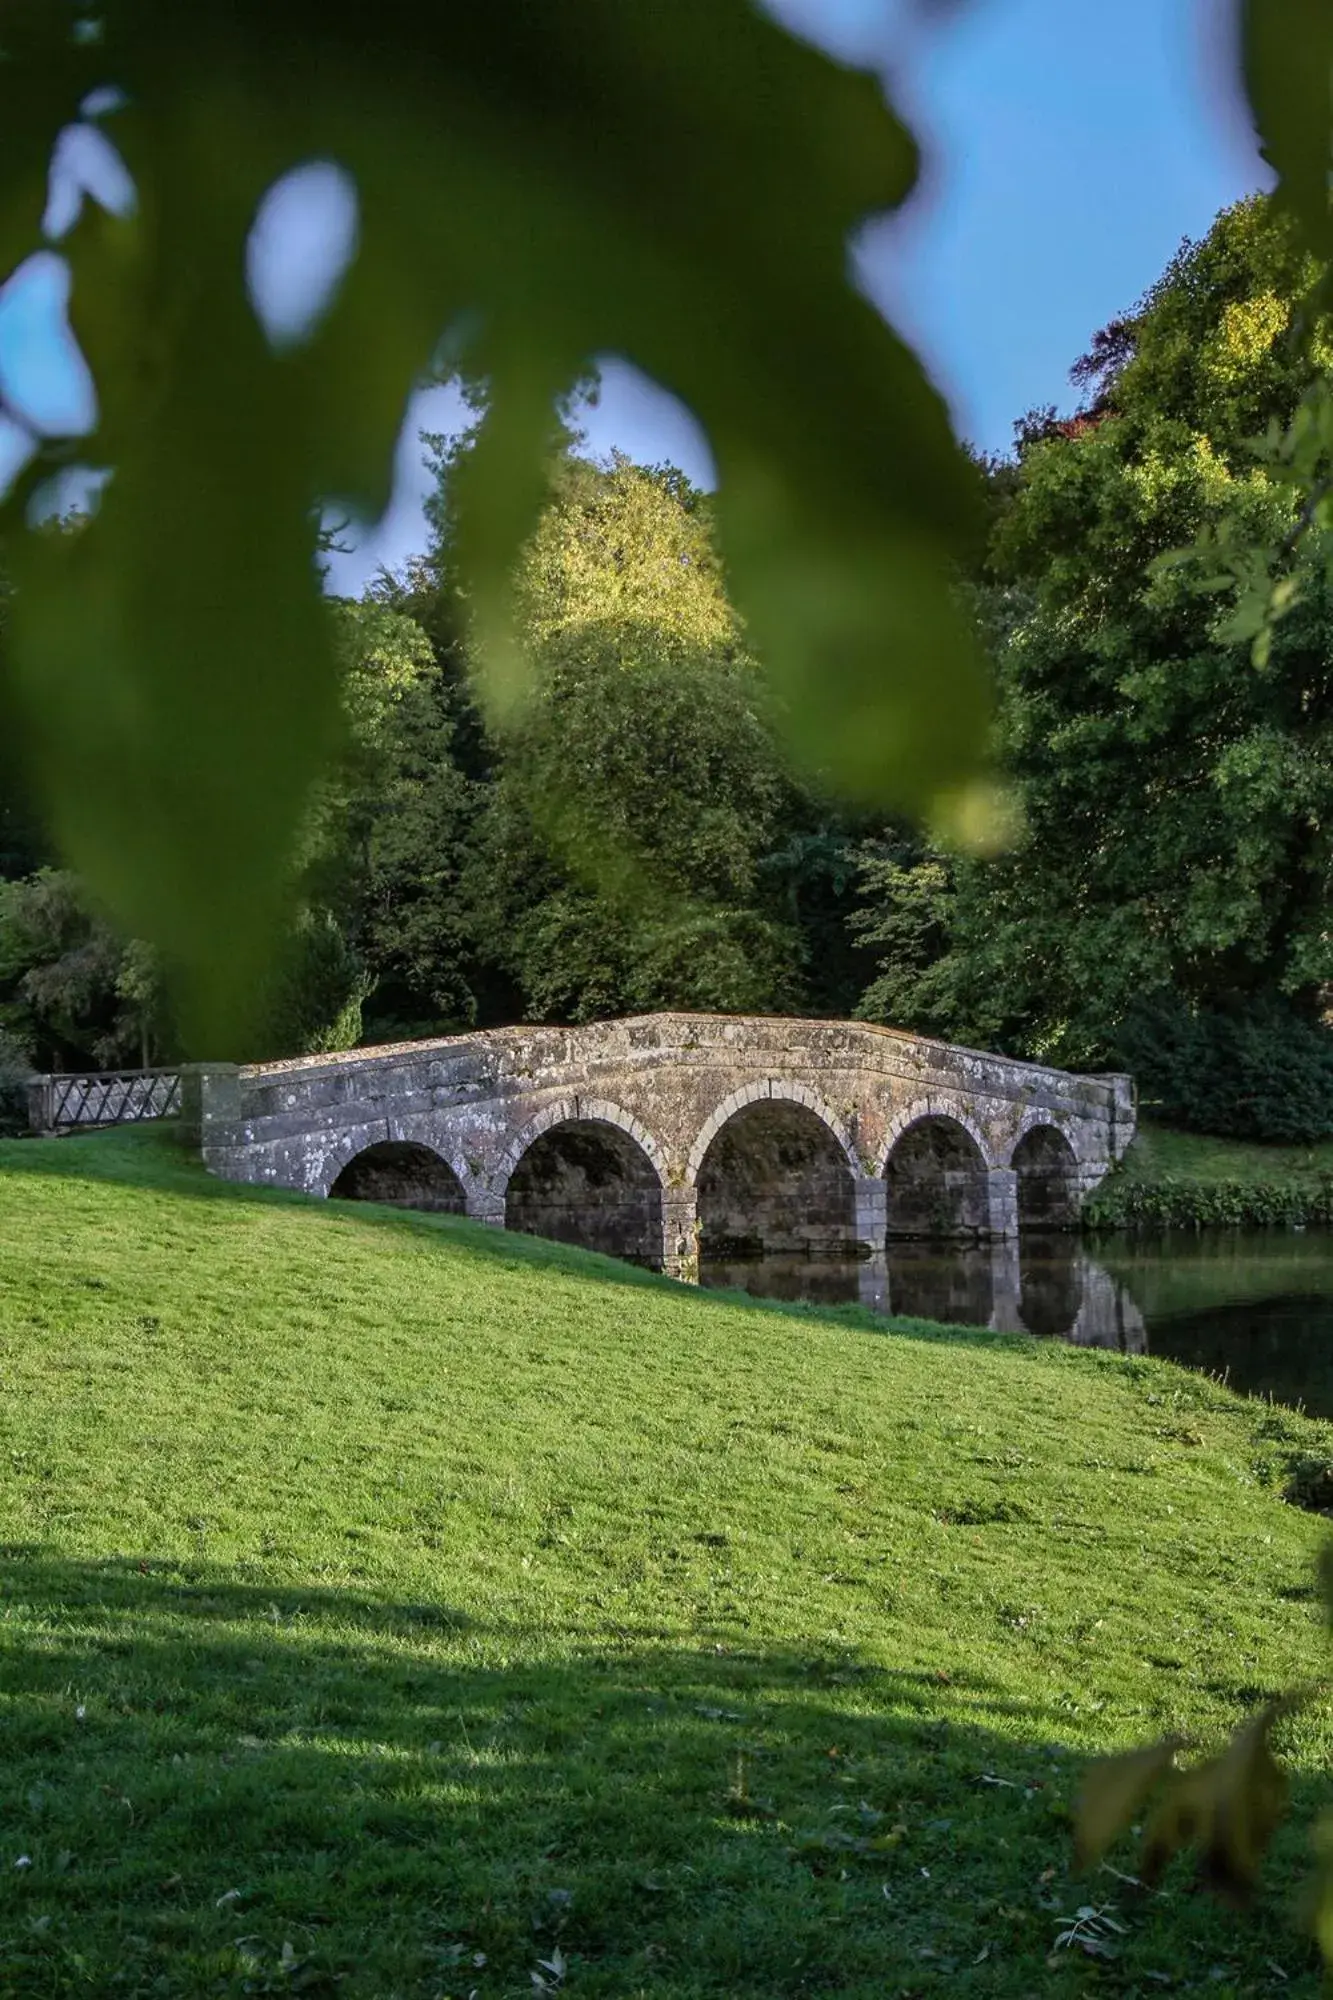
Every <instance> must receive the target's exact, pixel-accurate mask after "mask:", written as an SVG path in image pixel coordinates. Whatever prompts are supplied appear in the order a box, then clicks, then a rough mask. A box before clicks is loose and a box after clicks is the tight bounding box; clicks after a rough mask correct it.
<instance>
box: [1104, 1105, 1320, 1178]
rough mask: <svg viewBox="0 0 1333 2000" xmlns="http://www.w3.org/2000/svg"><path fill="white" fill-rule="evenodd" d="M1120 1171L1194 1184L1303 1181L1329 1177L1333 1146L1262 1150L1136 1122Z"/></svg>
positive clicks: (1248, 1144)
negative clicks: (1207, 1182)
mask: <svg viewBox="0 0 1333 2000" xmlns="http://www.w3.org/2000/svg"><path fill="white" fill-rule="evenodd" d="M1125 1172H1126V1173H1127V1174H1130V1175H1133V1176H1135V1177H1137V1178H1139V1179H1142V1180H1161V1179H1163V1178H1164V1177H1166V1176H1168V1175H1176V1176H1179V1177H1180V1178H1181V1179H1184V1180H1194V1181H1252V1182H1264V1181H1284V1182H1286V1181H1305V1182H1309V1183H1311V1184H1317V1183H1318V1182H1319V1180H1320V1177H1321V1176H1322V1175H1325V1174H1333V1141H1325V1142H1323V1143H1321V1144H1319V1145H1314V1146H1278V1145H1261V1144H1260V1143H1259V1142H1258V1141H1257V1140H1245V1139H1212V1138H1209V1137H1208V1136H1207V1135H1206V1134H1204V1133H1202V1132H1176V1131H1172V1130H1170V1129H1169V1128H1168V1127H1167V1126H1165V1125H1154V1124H1152V1123H1151V1121H1149V1120H1147V1119H1143V1120H1141V1121H1140V1124H1139V1128H1138V1131H1137V1133H1136V1134H1135V1136H1134V1139H1133V1141H1132V1143H1131V1145H1130V1148H1129V1154H1128V1157H1127V1159H1126V1161H1125Z"/></svg>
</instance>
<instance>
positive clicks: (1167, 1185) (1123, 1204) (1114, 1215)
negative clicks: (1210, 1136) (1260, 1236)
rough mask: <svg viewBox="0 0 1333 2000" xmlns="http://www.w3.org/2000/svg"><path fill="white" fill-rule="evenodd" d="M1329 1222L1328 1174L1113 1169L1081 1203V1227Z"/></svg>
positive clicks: (1331, 1188)
mask: <svg viewBox="0 0 1333 2000" xmlns="http://www.w3.org/2000/svg"><path fill="white" fill-rule="evenodd" d="M1311 1222H1333V1175H1328V1174H1321V1175H1320V1176H1319V1177H1318V1179H1316V1180H1308V1181H1306V1180H1302V1181H1242V1180H1234V1181H1222V1180H1219V1181H1195V1180H1183V1179H1176V1178H1174V1177H1172V1176H1170V1175H1167V1176H1165V1177H1164V1178H1163V1179H1162V1180H1159V1181H1139V1180H1135V1179H1134V1178H1133V1177H1132V1175H1129V1174H1121V1173H1113V1174H1111V1175H1109V1176H1108V1178H1107V1179H1106V1180H1104V1181H1103V1182H1102V1185H1101V1186H1100V1187H1099V1188H1098V1189H1097V1190H1096V1192H1095V1193H1093V1194H1092V1195H1090V1196H1089V1197H1088V1199H1087V1201H1085V1202H1084V1204H1083V1224H1084V1227H1085V1228H1087V1229H1093V1230H1097V1229H1261V1228H1270V1227H1279V1228H1280V1227H1284V1226H1285V1227H1286V1228H1293V1227H1301V1226H1303V1225H1304V1224H1305V1223H1311Z"/></svg>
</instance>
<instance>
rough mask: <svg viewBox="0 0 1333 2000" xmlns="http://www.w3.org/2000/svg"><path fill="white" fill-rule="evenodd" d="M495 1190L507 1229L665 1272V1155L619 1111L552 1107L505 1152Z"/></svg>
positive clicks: (591, 1105) (590, 1105)
mask: <svg viewBox="0 0 1333 2000" xmlns="http://www.w3.org/2000/svg"><path fill="white" fill-rule="evenodd" d="M493 1185H494V1188H495V1191H496V1193H497V1194H502V1195H503V1197H504V1205H505V1227H506V1229H513V1230H515V1231H517V1232H518V1233H520V1234H522V1235H526V1236H545V1237H547V1238H549V1239H550V1240H552V1241H553V1242H557V1243H575V1244H578V1245H579V1246H580V1248H582V1249H585V1250H599V1251H601V1252H603V1254H604V1255H607V1256H611V1257H620V1258H623V1259H624V1260H625V1261H626V1262H628V1263H632V1264H642V1265H646V1266H647V1267H648V1268H650V1269H652V1270H660V1269H661V1265H662V1251H663V1173H662V1152H661V1148H660V1147H659V1146H658V1145H657V1143H656V1142H655V1141H654V1139H653V1138H652V1136H651V1134H650V1133H649V1132H648V1131H647V1130H646V1128H645V1127H644V1126H643V1125H641V1124H640V1122H639V1120H638V1119H637V1118H635V1117H633V1116H632V1114H631V1113H629V1112H627V1111H623V1110H621V1108H620V1107H619V1106H618V1105H614V1104H608V1103H606V1102H604V1101H603V1100H602V1099H599V1098H583V1097H575V1098H566V1099H562V1100H561V1101H560V1102H559V1103H556V1104H550V1105H547V1106H546V1108H545V1109H544V1110H543V1111H540V1112H538V1114H537V1116H536V1117H535V1118H533V1119H532V1120H531V1121H530V1123H529V1124H528V1125H527V1126H526V1127H525V1129H524V1131H523V1133H522V1134H521V1135H520V1137H519V1138H518V1139H517V1140H515V1141H514V1143H513V1144H512V1145H511V1146H510V1147H508V1148H507V1150H506V1152H505V1156H504V1160H503V1162H502V1165H501V1168H500V1171H499V1172H498V1173H497V1174H496V1176H495V1181H494V1183H493Z"/></svg>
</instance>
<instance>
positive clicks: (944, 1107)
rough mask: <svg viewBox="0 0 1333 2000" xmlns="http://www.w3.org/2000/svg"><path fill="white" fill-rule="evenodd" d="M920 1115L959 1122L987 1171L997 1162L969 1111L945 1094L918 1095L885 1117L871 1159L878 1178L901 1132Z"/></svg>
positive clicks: (917, 1119)
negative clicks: (915, 1099) (885, 1119)
mask: <svg viewBox="0 0 1333 2000" xmlns="http://www.w3.org/2000/svg"><path fill="white" fill-rule="evenodd" d="M924 1118H938V1119H945V1120H947V1121H948V1122H949V1123H950V1124H953V1125H958V1126H961V1128H962V1130H963V1131H964V1132H966V1134H967V1136H968V1138H969V1139H970V1140H971V1141H972V1144H973V1145H974V1146H975V1147H976V1149H977V1152H978V1153H979V1154H980V1155H981V1160H982V1164H983V1165H984V1166H985V1167H986V1169H987V1171H988V1172H989V1170H990V1169H991V1168H992V1167H996V1166H998V1165H999V1164H1000V1163H999V1161H998V1160H997V1159H996V1158H995V1157H994V1154H993V1152H992V1149H991V1146H990V1142H989V1141H988V1139H987V1138H986V1135H985V1133H984V1132H983V1131H982V1129H981V1127H980V1125H978V1124H977V1121H976V1119H975V1118H973V1116H972V1114H971V1112H970V1111H964V1110H963V1109H961V1107H960V1106H958V1105H957V1104H954V1103H952V1102H951V1101H950V1100H949V1099H948V1098H945V1097H922V1098H918V1100H917V1101H916V1103H915V1104H909V1105H908V1107H907V1109H906V1110H905V1111H900V1112H898V1114H897V1116H896V1117H894V1118H891V1119H890V1120H889V1122H888V1125H887V1126H886V1127H885V1130H884V1138H883V1141H882V1142H881V1145H880V1149H879V1158H878V1159H877V1160H876V1162H875V1172H876V1174H877V1175H879V1176H880V1177H881V1178H882V1177H883V1174H884V1171H885V1169H886V1167H887V1166H888V1164H889V1155H890V1153H891V1152H892V1151H893V1149H894V1147H895V1146H896V1145H897V1143H898V1141H899V1140H900V1139H901V1138H902V1136H903V1134H904V1133H905V1132H909V1131H910V1130H911V1128H912V1127H913V1125H919V1124H920V1123H921V1121H922V1120H923V1119H924Z"/></svg>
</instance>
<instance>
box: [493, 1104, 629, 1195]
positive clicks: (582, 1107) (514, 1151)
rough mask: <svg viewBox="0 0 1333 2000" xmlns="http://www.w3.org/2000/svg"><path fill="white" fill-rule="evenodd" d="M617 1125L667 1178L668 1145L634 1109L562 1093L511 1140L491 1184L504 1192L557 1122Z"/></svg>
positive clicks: (501, 1192) (498, 1192)
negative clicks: (527, 1155)
mask: <svg viewBox="0 0 1333 2000" xmlns="http://www.w3.org/2000/svg"><path fill="white" fill-rule="evenodd" d="M577 1124H588V1125H614V1126H615V1127H616V1129H617V1130H618V1131H621V1132H623V1133H624V1134H625V1136H626V1138H629V1139H632V1140H633V1141H634V1143H635V1145H636V1146H638V1147H639V1148H640V1150H641V1151H642V1152H644V1153H646V1154H647V1155H648V1158H649V1159H650V1160H651V1161H652V1163H653V1169H654V1171H655V1173H656V1174H657V1178H658V1180H659V1181H662V1182H665V1180H666V1149H665V1147H663V1146H661V1145H659V1143H658V1141H657V1140H656V1139H655V1138H654V1137H653V1135H652V1133H651V1132H650V1131H649V1130H648V1128H647V1126H646V1125H642V1124H641V1123H640V1122H639V1120H638V1119H637V1118H636V1117H635V1116H634V1114H633V1112H632V1111H625V1110H622V1108H621V1106H620V1105H618V1104H612V1103H610V1102H609V1100H607V1099H606V1098H602V1097H562V1098H560V1100H559V1101H558V1102H557V1103H555V1104H548V1105H546V1106H545V1108H544V1109H543V1110H541V1111H539V1112H538V1113H537V1115H536V1116H535V1117H534V1118H532V1119H530V1120H529V1121H528V1123H527V1124H526V1125H525V1126H524V1127H523V1130H522V1131H521V1132H520V1133H519V1135H518V1137H517V1138H516V1139H513V1140H511V1141H510V1143H509V1145H507V1146H506V1147H505V1149H504V1152H503V1154H502V1155H501V1157H500V1164H499V1166H498V1167H497V1168H496V1169H495V1172H494V1173H493V1174H492V1176H491V1186H492V1188H493V1190H494V1192H495V1193H496V1194H498V1195H503V1194H504V1192H505V1190H506V1188H507V1187H508V1186H509V1180H510V1176H511V1175H512V1173H513V1171H514V1169H515V1167H516V1166H517V1165H518V1163H519V1161H520V1160H521V1159H522V1158H523V1155H524V1154H525V1153H526V1152H527V1151H528V1149H529V1148H530V1147H531V1146H532V1145H533V1144H534V1143H535V1142H536V1141H537V1140H538V1139H540V1138H541V1137H542V1135H543V1134H544V1133H546V1132H549V1131H550V1130H551V1128H552V1126H553V1125H577Z"/></svg>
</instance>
